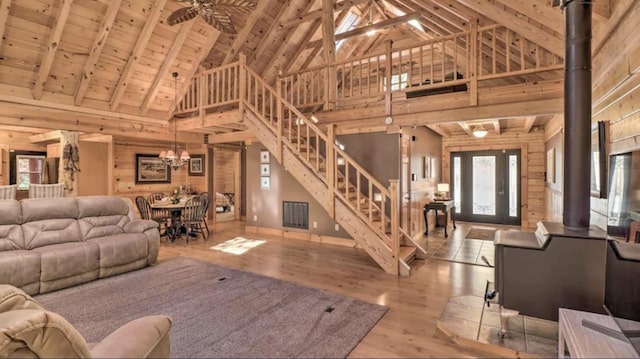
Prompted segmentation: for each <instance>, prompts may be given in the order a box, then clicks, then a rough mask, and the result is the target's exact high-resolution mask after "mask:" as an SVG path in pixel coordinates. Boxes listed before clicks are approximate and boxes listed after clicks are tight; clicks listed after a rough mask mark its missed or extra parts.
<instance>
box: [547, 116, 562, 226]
mask: <svg viewBox="0 0 640 359" xmlns="http://www.w3.org/2000/svg"><path fill="white" fill-rule="evenodd" d="M563 126H564V115H556V116H554V117H553V118H552V119H551V120H550V121H549V122H548V123H547V125H546V126H545V127H544V142H545V170H546V166H547V163H546V160H547V158H546V153H547V151H549V149H551V148H552V147H553V148H555V156H556V158H555V174H556V175H555V177H556V179H555V182H554V183H549V182H548V181H547V182H546V183H545V187H544V199H545V200H544V206H545V216H544V219H545V220H547V221H551V222H560V223H562V212H563V208H562V206H563V195H562V193H563V186H564V173H563V171H564V164H563V163H564V138H563V131H562V127H563Z"/></svg>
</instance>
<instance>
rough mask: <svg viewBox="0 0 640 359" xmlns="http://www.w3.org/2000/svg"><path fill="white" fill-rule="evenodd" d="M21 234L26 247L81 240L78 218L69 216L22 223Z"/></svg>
mask: <svg viewBox="0 0 640 359" xmlns="http://www.w3.org/2000/svg"><path fill="white" fill-rule="evenodd" d="M22 234H23V235H24V242H25V248H26V249H34V248H38V247H43V246H49V245H54V244H61V243H69V242H81V241H82V235H81V233H80V227H79V226H78V220H76V219H69V218H67V219H45V220H41V221H35V222H27V223H24V224H23V225H22Z"/></svg>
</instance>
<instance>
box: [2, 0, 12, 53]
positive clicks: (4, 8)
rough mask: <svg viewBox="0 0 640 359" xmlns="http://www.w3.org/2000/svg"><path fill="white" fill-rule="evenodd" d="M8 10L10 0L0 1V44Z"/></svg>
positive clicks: (9, 8)
mask: <svg viewBox="0 0 640 359" xmlns="http://www.w3.org/2000/svg"><path fill="white" fill-rule="evenodd" d="M9 10H11V0H2V1H0V46H2V40H3V39H4V28H5V27H6V26H7V19H8V18H9Z"/></svg>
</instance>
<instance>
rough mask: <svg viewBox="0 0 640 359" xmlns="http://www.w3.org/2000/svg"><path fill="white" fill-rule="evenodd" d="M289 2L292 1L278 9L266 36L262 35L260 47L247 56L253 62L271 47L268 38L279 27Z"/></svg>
mask: <svg viewBox="0 0 640 359" xmlns="http://www.w3.org/2000/svg"><path fill="white" fill-rule="evenodd" d="M289 4H290V1H286V2H285V3H284V4H283V5H282V7H281V8H280V10H279V11H278V14H277V15H276V17H275V18H274V19H273V22H272V23H271V25H270V26H269V29H268V30H267V32H265V33H264V36H263V37H262V40H261V41H260V43H259V45H258V47H257V48H256V49H255V51H253V54H251V55H250V56H247V58H251V62H253V61H255V60H256V59H259V58H261V56H262V53H263V52H264V51H265V50H266V49H267V48H269V46H270V45H269V41H267V39H268V38H269V37H271V35H272V34H273V32H274V31H276V29H277V28H278V22H279V21H280V18H282V16H284V14H285V13H286V12H287V9H288V8H289Z"/></svg>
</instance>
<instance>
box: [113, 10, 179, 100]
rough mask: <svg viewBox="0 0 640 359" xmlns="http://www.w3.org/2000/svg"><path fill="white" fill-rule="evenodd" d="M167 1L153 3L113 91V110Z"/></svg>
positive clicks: (122, 94) (125, 88) (120, 98)
mask: <svg viewBox="0 0 640 359" xmlns="http://www.w3.org/2000/svg"><path fill="white" fill-rule="evenodd" d="M166 2H167V0H156V1H155V3H154V4H153V6H152V8H151V12H150V13H149V17H147V21H146V22H145V24H144V27H143V28H142V32H141V33H140V35H139V36H138V41H136V44H135V46H134V48H133V52H132V53H131V56H129V60H128V61H127V64H126V65H125V67H124V70H123V71H122V74H121V75H120V80H119V81H118V84H117V85H116V88H115V90H114V91H113V95H112V96H111V101H110V107H111V111H115V109H116V108H118V105H120V101H121V100H122V97H123V96H124V93H125V91H126V90H127V86H128V84H129V80H130V79H131V76H133V73H134V69H135V67H136V66H137V65H138V62H139V61H140V58H142V54H143V53H144V50H145V49H146V48H147V44H148V43H149V39H151V34H153V29H155V27H156V25H157V24H158V20H159V19H160V14H162V9H164V5H165V4H166Z"/></svg>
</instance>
